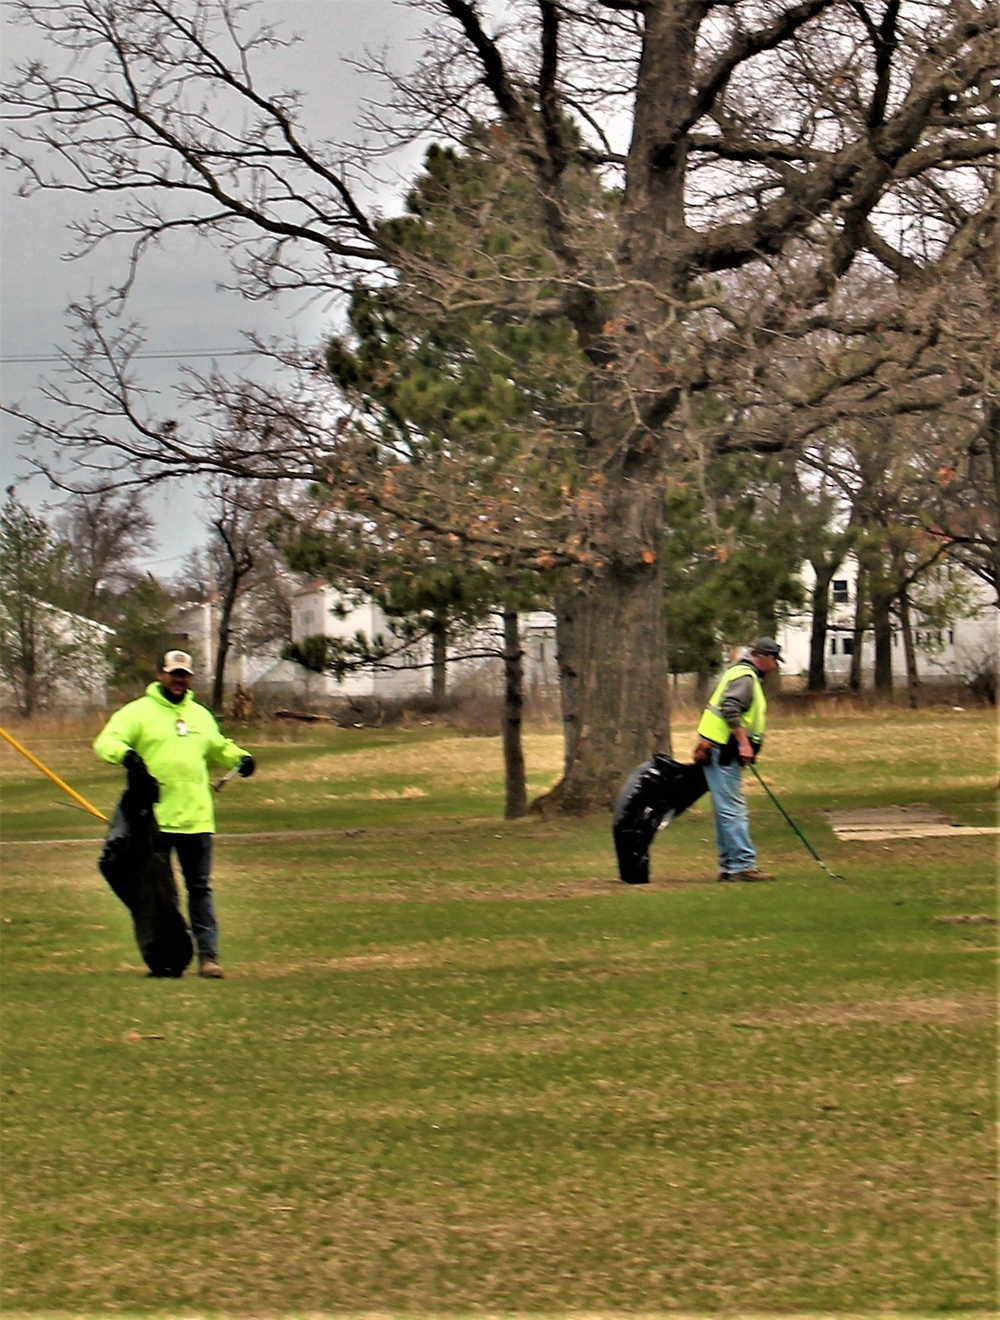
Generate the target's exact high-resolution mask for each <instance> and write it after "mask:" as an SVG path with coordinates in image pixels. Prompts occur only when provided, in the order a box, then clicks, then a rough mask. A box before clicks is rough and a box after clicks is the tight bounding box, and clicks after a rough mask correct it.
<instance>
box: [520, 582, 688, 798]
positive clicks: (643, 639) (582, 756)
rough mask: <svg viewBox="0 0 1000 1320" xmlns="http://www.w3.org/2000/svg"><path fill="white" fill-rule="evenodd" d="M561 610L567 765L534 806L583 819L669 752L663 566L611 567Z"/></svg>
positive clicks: (559, 605)
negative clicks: (647, 764)
mask: <svg viewBox="0 0 1000 1320" xmlns="http://www.w3.org/2000/svg"><path fill="white" fill-rule="evenodd" d="M556 613H557V630H556V636H557V641H558V646H559V670H560V677H561V680H562V681H561V690H562V702H563V728H564V733H565V768H564V772H563V777H562V779H561V780H560V782H559V783H558V784H557V785H556V786H555V788H553V789H552V791H551V793H548V794H546V795H545V797H543V798H541V799H540V800H539V802H538V803H537V804H536V805H537V806H538V808H539V809H541V810H547V809H550V808H557V809H558V810H560V811H564V812H569V813H577V814H583V813H585V812H588V811H595V810H601V809H608V808H610V807H611V806H612V805H613V803H614V800H615V798H616V797H617V795H618V792H619V789H620V788H621V785H622V783H623V782H624V780H625V779H626V778H627V777H628V775H629V774H630V773H631V772H632V770H634V769H635V767H636V766H637V765H638V764H639V763H640V762H641V761H645V760H648V758H649V757H650V756H651V755H652V754H653V753H654V752H667V753H669V751H670V723H669V711H668V692H669V686H668V673H667V662H666V623H665V619H664V608H663V583H662V578H661V574H660V571H659V562H658V561H657V562H656V563H655V564H652V565H647V564H644V565H643V566H642V568H641V569H635V570H633V571H631V572H629V571H627V570H623V569H620V568H619V569H617V570H616V569H615V568H614V567H611V568H610V569H609V571H608V572H606V573H605V574H603V575H602V576H601V577H600V578H597V579H595V580H593V581H591V582H590V583H588V584H587V585H586V586H585V587H582V588H580V589H579V590H577V591H574V592H572V593H571V594H567V593H564V594H563V595H562V596H561V597H560V599H559V601H558V602H557V609H556Z"/></svg>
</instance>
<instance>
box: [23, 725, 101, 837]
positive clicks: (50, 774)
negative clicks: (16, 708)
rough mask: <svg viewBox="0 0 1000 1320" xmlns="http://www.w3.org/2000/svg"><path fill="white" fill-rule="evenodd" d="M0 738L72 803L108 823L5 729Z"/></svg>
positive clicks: (94, 808)
mask: <svg viewBox="0 0 1000 1320" xmlns="http://www.w3.org/2000/svg"><path fill="white" fill-rule="evenodd" d="M0 737H2V738H4V739H5V740H6V741H7V742H9V743H10V745H11V747H13V748H14V750H15V751H17V752H20V753H21V755H22V756H24V757H27V759H28V760H29V761H30V762H31V764H32V765H33V766H34V767H35V768H36V769H37V770H41V772H42V774H43V775H48V777H49V778H50V779H51V780H52V782H53V784H58V786H59V787H60V788H61V789H62V790H63V792H64V793H68V794H69V795H70V797H71V798H72V799H73V801H74V802H78V803H79V804H80V806H81V807H82V808H83V810H84V811H89V812H90V814H91V815H92V816H96V817H97V819H98V820H103V821H104V823H105V824H107V823H108V818H107V816H105V814H104V812H103V811H98V810H97V808H96V807H94V806H91V804H90V803H89V802H88V801H87V799H86V798H84V797H81V796H80V794H79V793H77V792H75V790H74V789H72V788H70V786H69V784H64V783H63V781H62V780H61V779H60V778H59V776H58V775H57V774H55V773H54V771H52V770H50V769H49V767H48V766H47V765H43V764H42V763H41V761H39V759H38V757H37V756H32V754H31V753H30V752H29V751H28V749H27V747H22V746H21V744H20V743H19V742H18V741H17V739H16V738H12V737H11V736H10V734H9V733H8V732H7V730H6V729H3V728H0Z"/></svg>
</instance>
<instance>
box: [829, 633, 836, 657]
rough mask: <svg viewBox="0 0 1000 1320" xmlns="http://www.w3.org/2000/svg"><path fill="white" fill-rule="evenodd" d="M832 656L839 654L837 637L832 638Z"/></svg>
mask: <svg viewBox="0 0 1000 1320" xmlns="http://www.w3.org/2000/svg"><path fill="white" fill-rule="evenodd" d="M830 654H831V655H836V654H837V639H836V637H831V638H830Z"/></svg>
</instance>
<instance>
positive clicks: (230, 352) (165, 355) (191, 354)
mask: <svg viewBox="0 0 1000 1320" xmlns="http://www.w3.org/2000/svg"><path fill="white" fill-rule="evenodd" d="M258 351H259V350H258V349H256V348H194V349H164V350H163V351H162V352H159V351H151V352H148V353H133V355H132V356H133V358H141V359H143V360H144V361H147V362H165V361H171V360H177V359H178V358H223V357H247V356H248V355H250V354H254V353H257V352H258ZM65 361H66V359H65V358H64V357H62V356H61V355H59V354H55V353H53V354H50V355H41V354H39V355H37V356H36V355H34V354H21V353H16V354H12V355H11V356H10V357H0V363H7V364H9V365H13V364H15V363H16V364H19V365H22V366H23V365H25V364H28V363H38V362H65Z"/></svg>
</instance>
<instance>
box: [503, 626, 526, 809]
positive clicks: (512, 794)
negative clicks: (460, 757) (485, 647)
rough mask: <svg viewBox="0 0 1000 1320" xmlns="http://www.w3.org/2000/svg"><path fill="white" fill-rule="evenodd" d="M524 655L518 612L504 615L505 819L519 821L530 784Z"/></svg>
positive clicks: (524, 807)
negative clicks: (525, 741)
mask: <svg viewBox="0 0 1000 1320" xmlns="http://www.w3.org/2000/svg"><path fill="white" fill-rule="evenodd" d="M523 657H524V652H523V651H522V650H521V637H520V631H519V629H518V618H517V610H511V609H505V610H504V612H503V671H504V703H503V765H504V782H505V785H506V796H505V800H504V813H503V814H504V820H517V819H518V818H519V817H520V816H523V815H524V814H525V813H526V812H527V810H528V785H527V779H526V776H525V770H524V746H523V743H522V741H521V730H522V725H523V719H524V665H523Z"/></svg>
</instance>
